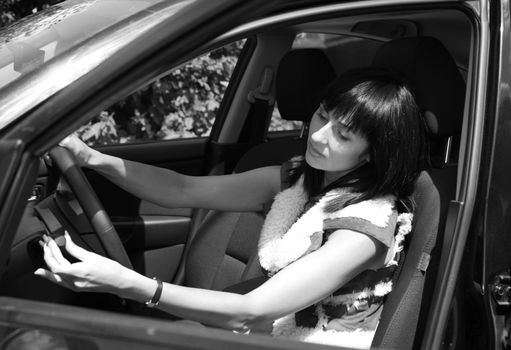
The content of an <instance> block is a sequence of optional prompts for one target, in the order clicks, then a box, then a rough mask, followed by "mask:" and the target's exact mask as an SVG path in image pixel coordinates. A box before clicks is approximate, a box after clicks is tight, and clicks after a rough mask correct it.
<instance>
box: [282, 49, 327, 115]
mask: <svg viewBox="0 0 511 350" xmlns="http://www.w3.org/2000/svg"><path fill="white" fill-rule="evenodd" d="M334 78H335V71H334V69H333V67H332V65H331V63H330V61H329V60H328V58H327V57H326V55H325V53H324V52H323V51H322V50H320V49H297V50H293V51H289V52H288V53H286V55H284V57H283V58H282V60H281V61H280V64H279V68H278V70H277V80H276V88H277V93H276V97H277V107H278V109H279V111H280V115H281V116H282V118H283V119H286V120H300V121H304V122H309V121H310V119H311V117H312V114H313V113H314V111H315V110H316V109H317V108H318V106H319V97H320V94H321V93H322V91H323V89H324V88H325V87H326V86H327V85H328V84H329V83H330V82H331V81H332V80H333V79H334Z"/></svg>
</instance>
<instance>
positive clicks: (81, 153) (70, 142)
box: [59, 134, 96, 167]
mask: <svg viewBox="0 0 511 350" xmlns="http://www.w3.org/2000/svg"><path fill="white" fill-rule="evenodd" d="M59 146H62V147H64V148H66V149H68V150H69V151H70V152H71V153H72V154H73V156H74V158H75V160H76V163H77V164H78V165H79V166H81V167H86V166H87V165H89V162H90V159H91V157H92V154H93V153H94V152H96V151H95V150H94V149H92V148H90V147H89V146H87V145H86V144H85V142H83V141H82V140H80V139H79V138H78V136H76V135H75V134H71V135H69V136H67V137H66V138H65V139H63V140H62V141H60V142H59Z"/></svg>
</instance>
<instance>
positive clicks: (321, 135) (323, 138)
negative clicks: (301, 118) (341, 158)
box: [311, 123, 330, 144]
mask: <svg viewBox="0 0 511 350" xmlns="http://www.w3.org/2000/svg"><path fill="white" fill-rule="evenodd" d="M329 127H330V123H327V124H325V125H323V126H322V127H321V128H319V129H318V130H316V131H314V132H313V133H312V135H311V139H312V141H314V142H316V143H321V144H326V142H327V135H326V134H327V132H328V129H329Z"/></svg>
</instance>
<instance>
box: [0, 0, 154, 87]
mask: <svg viewBox="0 0 511 350" xmlns="http://www.w3.org/2000/svg"><path fill="white" fill-rule="evenodd" d="M160 2H164V0H69V1H66V2H63V3H60V4H58V5H54V6H52V7H50V8H48V9H46V10H44V11H42V12H39V13H37V14H35V15H32V16H29V17H27V18H24V19H22V20H21V21H19V22H17V23H15V24H14V25H12V26H10V27H7V28H5V29H3V30H2V31H0V88H2V87H3V86H5V85H7V84H9V83H10V82H12V81H14V80H16V79H17V78H18V77H20V76H21V75H23V74H25V73H28V72H30V71H32V70H34V69H35V68H37V67H39V66H41V65H42V64H43V63H45V62H47V61H49V60H51V59H52V58H54V57H56V56H58V55H61V54H62V53H64V52H66V51H67V50H68V49H69V48H71V47H73V46H75V45H76V44H79V43H81V42H83V41H85V40H86V39H88V38H90V37H92V36H93V35H95V34H97V33H99V32H101V31H103V30H105V29H107V28H109V27H111V26H112V25H114V24H116V23H118V22H120V21H122V20H123V19H126V18H128V17H130V16H132V15H134V14H137V13H139V12H141V11H142V10H144V9H147V8H149V7H151V6H153V5H155V4H157V3H160Z"/></svg>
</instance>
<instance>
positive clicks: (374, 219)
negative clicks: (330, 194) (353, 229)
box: [327, 195, 397, 227]
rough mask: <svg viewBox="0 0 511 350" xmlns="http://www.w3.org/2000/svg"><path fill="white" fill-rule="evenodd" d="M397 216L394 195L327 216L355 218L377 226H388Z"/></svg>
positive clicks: (358, 203) (368, 200) (378, 198)
mask: <svg viewBox="0 0 511 350" xmlns="http://www.w3.org/2000/svg"><path fill="white" fill-rule="evenodd" d="M393 214H397V210H396V197H395V196H393V195H385V196H378V197H374V198H371V199H367V200H363V201H361V202H357V203H354V204H350V205H347V206H345V207H343V208H341V209H339V210H336V211H333V212H331V213H328V214H327V217H328V218H329V219H333V218H343V217H353V218H360V219H364V220H367V221H369V222H371V223H373V224H374V225H376V226H380V227H383V226H386V225H388V220H389V218H390V217H391V216H392V215H393Z"/></svg>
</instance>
